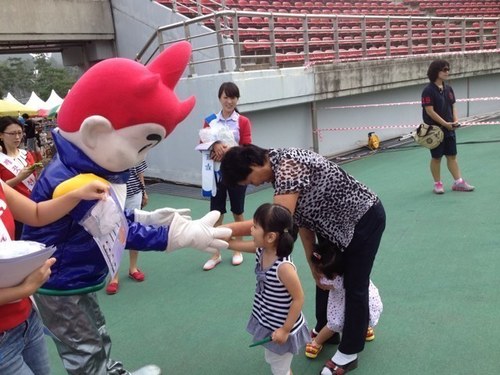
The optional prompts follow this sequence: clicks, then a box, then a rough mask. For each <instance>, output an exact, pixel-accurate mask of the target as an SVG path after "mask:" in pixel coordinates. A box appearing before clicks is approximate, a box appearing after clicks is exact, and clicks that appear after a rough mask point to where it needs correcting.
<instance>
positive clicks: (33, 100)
mask: <svg viewBox="0 0 500 375" xmlns="http://www.w3.org/2000/svg"><path fill="white" fill-rule="evenodd" d="M25 105H26V106H27V107H31V108H35V109H37V110H39V109H47V110H49V109H51V107H49V106H48V105H47V103H45V102H44V101H43V100H42V99H40V98H39V97H38V95H37V94H35V92H34V91H32V92H31V96H30V98H29V100H28V102H27V103H26V104H25Z"/></svg>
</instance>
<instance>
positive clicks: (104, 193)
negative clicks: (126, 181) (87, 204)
mask: <svg viewBox="0 0 500 375" xmlns="http://www.w3.org/2000/svg"><path fill="white" fill-rule="evenodd" d="M72 193H73V194H74V195H75V196H76V197H77V198H79V199H81V200H86V201H93V200H96V199H99V200H105V199H106V198H107V197H108V195H109V184H108V183H105V182H102V181H99V180H94V181H92V182H89V183H88V184H87V185H84V186H83V187H81V188H79V189H77V190H74V191H73V192H72Z"/></svg>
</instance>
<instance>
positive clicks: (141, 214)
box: [134, 207, 191, 226]
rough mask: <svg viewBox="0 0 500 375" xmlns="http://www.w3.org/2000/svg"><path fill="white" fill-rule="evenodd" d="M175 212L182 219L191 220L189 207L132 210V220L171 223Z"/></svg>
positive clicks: (150, 223)
mask: <svg viewBox="0 0 500 375" xmlns="http://www.w3.org/2000/svg"><path fill="white" fill-rule="evenodd" d="M175 214H179V215H180V216H181V217H182V218H183V219H186V220H191V210H190V209H189V208H180V209H175V208H169V207H165V208H158V209H157V210H154V211H151V212H149V211H143V210H138V209H135V210H134V221H135V222H137V223H141V224H144V225H160V226H167V225H170V224H171V223H172V220H173V219H174V216H175Z"/></svg>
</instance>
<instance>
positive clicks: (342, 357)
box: [332, 350, 358, 366]
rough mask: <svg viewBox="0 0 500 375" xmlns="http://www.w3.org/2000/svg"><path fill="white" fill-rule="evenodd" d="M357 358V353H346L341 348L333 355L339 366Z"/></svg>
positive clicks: (333, 359)
mask: <svg viewBox="0 0 500 375" xmlns="http://www.w3.org/2000/svg"><path fill="white" fill-rule="evenodd" d="M356 358H358V355H357V354H344V353H342V352H341V351H340V350H337V352H336V353H335V355H334V356H333V357H332V361H333V362H334V363H335V364H337V365H339V366H343V365H347V364H348V363H349V362H352V361H354V360H355V359H356Z"/></svg>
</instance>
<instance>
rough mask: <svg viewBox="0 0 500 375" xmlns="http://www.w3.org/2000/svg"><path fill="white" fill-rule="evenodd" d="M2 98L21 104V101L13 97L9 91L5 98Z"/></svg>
mask: <svg viewBox="0 0 500 375" xmlns="http://www.w3.org/2000/svg"><path fill="white" fill-rule="evenodd" d="M3 100H6V101H8V102H10V103H14V104H18V105H19V104H21V105H23V103H21V102H20V101H19V100H17V99H16V98H14V95H12V94H11V93H10V92H8V93H7V96H6V97H5V98H3Z"/></svg>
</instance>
